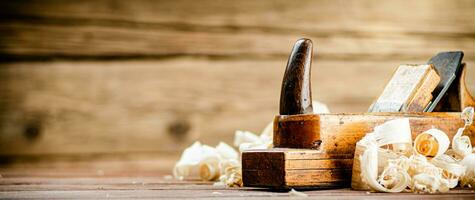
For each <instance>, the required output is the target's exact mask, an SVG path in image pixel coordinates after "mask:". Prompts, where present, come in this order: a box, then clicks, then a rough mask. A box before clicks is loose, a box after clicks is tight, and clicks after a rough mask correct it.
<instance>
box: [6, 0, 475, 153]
mask: <svg viewBox="0 0 475 200" xmlns="http://www.w3.org/2000/svg"><path fill="white" fill-rule="evenodd" d="M474 19H475V1H464V0H456V1H453V0H436V1H431V0H423V1H409V0H407V1H376V0H375V1H370V0H360V1H333V0H328V1H327V0H319V1H307V0H305V1H287V0H278V1H255V0H240V1H217V0H204V1H194V0H174V1H169V0H168V1H167V0H165V1H119V0H114V1H103V0H101V1H67V0H58V1H54V0H46V1H1V2H0V60H1V63H0V155H2V156H4V157H5V156H7V157H8V156H15V155H28V156H35V155H36V156H43V155H87V154H104V153H105V154H122V153H130V152H134V153H172V154H176V153H177V152H179V151H181V149H182V148H183V147H184V146H186V145H189V144H190V143H191V142H192V141H194V140H197V139H199V140H201V141H203V142H205V143H209V144H216V143H217V142H218V141H221V140H223V141H226V142H231V141H232V137H233V132H234V130H236V129H245V130H251V131H256V132H258V131H260V130H261V129H262V128H263V127H264V126H265V125H266V124H267V123H268V122H269V121H270V120H271V119H272V117H273V115H274V114H276V112H277V106H278V99H279V92H280V82H281V79H282V74H283V69H284V67H285V64H286V60H287V56H288V53H289V52H290V49H291V47H292V43H293V42H294V41H295V40H297V39H298V38H301V37H308V38H310V39H312V40H313V41H314V44H315V47H316V52H317V54H316V57H315V60H314V65H313V74H312V75H313V77H312V81H313V88H312V89H313V95H314V99H316V100H320V101H322V102H325V103H327V104H328V105H329V107H330V109H331V110H332V111H334V112H363V111H365V110H366V109H367V108H368V106H369V105H370V103H371V101H372V100H373V99H374V98H375V97H376V96H377V95H378V94H379V93H380V92H381V91H382V89H383V87H384V84H385V83H386V82H387V81H388V79H389V78H390V76H391V73H392V71H393V70H394V69H395V67H397V66H398V65H399V64H403V63H424V62H426V61H427V60H428V59H429V58H430V57H431V56H432V55H434V54H436V53H437V52H439V51H445V50H463V51H464V52H465V61H466V62H467V64H468V67H469V72H468V73H469V74H468V78H469V80H468V83H469V84H470V87H471V88H472V89H475V66H474V65H475V62H474V61H475V21H474Z"/></svg>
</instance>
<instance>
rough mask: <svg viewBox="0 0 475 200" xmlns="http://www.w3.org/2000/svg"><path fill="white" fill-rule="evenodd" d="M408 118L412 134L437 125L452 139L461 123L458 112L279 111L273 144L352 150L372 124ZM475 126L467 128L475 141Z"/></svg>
mask: <svg viewBox="0 0 475 200" xmlns="http://www.w3.org/2000/svg"><path fill="white" fill-rule="evenodd" d="M401 118H408V119H409V123H410V124H411V132H412V137H413V138H415V137H416V136H417V135H418V134H420V133H422V132H424V131H426V130H429V129H431V128H437V129H440V130H442V131H444V132H445V133H446V134H447V136H448V137H449V138H450V139H451V138H452V137H453V136H454V135H455V134H456V132H457V130H458V129H459V128H461V127H463V126H464V121H463V120H462V119H461V118H460V113H457V112H453V113H442V112H434V113H350V114H345V113H343V114H307V115H279V116H276V118H275V121H274V130H275V131H274V138H273V139H274V146H275V147H282V148H304V149H317V150H320V151H321V152H322V153H329V154H353V153H354V151H355V145H356V142H358V141H359V140H360V139H361V138H363V136H364V135H366V134H367V133H369V132H372V131H373V129H374V127H375V126H378V125H381V124H383V123H384V122H386V121H388V120H392V119H401ZM474 127H475V126H474V125H471V126H470V128H469V129H468V130H469V131H467V132H466V135H468V136H469V137H470V139H471V142H472V143H475V132H472V130H473V128H474Z"/></svg>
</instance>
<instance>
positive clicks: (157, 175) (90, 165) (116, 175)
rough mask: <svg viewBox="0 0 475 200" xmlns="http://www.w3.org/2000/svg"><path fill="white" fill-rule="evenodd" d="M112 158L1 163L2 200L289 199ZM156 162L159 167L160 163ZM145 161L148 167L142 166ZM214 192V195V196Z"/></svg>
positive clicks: (466, 193)
mask: <svg viewBox="0 0 475 200" xmlns="http://www.w3.org/2000/svg"><path fill="white" fill-rule="evenodd" d="M161 158H162V159H161V160H157V159H156V158H153V157H148V158H147V157H136V156H134V160H128V161H125V160H123V159H121V160H115V159H112V158H108V159H101V160H96V161H87V162H78V163H76V164H71V163H67V162H62V163H61V164H59V163H56V164H54V163H55V162H42V165H31V164H28V163H25V164H18V163H17V164H15V165H9V166H5V165H0V174H1V175H2V177H1V178H0V198H2V199H26V198H34V199H106V198H109V199H132V198H136V199H152V198H153V199H236V200H237V199H263V198H265V199H289V198H290V195H289V194H288V193H287V192H283V191H271V190H265V189H259V188H224V187H216V186H213V185H212V183H211V182H203V181H178V180H174V179H168V178H166V175H167V174H170V173H171V172H170V168H169V166H168V165H167V164H165V163H168V162H169V161H170V160H169V157H168V158H167V156H162V157H161ZM160 162H161V163H162V165H160ZM145 163H148V164H145ZM98 172H100V173H98ZM213 192H214V193H213ZM303 192H304V193H306V194H307V195H309V198H318V199H453V198H457V199H473V198H474V197H475V191H473V190H469V189H459V188H457V189H454V190H451V191H449V193H447V194H434V195H416V194H412V193H400V194H387V193H366V192H365V191H353V190H350V189H327V190H313V191H303Z"/></svg>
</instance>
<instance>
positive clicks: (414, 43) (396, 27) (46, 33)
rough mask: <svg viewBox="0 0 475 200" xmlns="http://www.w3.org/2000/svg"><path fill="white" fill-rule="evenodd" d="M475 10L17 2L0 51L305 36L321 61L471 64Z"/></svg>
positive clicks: (145, 49)
mask: <svg viewBox="0 0 475 200" xmlns="http://www.w3.org/2000/svg"><path fill="white" fill-rule="evenodd" d="M343 5H344V6H343ZM474 7H475V4H474V3H473V2H471V1H466V0H459V1H456V2H453V1H450V0H441V1H435V2H434V1H429V0H425V1H418V3H413V4H411V6H409V7H408V6H407V2H401V1H382V2H380V1H378V2H374V1H368V0H361V1H355V2H350V3H348V2H346V1H302V2H299V3H298V4H295V3H291V2H288V1H284V0H279V1H252V0H247V1H237V2H221V1H220V2H215V1H204V2H200V3H199V4H197V3H195V2H194V1H191V0H184V1H159V2H157V1H137V2H134V4H133V5H130V4H129V3H127V2H122V1H86V2H74V1H60V2H58V1H30V2H28V3H25V2H17V1H12V2H3V3H2V7H1V8H0V15H1V16H2V19H3V20H0V30H1V32H2V34H0V44H1V45H0V54H2V55H3V56H7V57H14V58H15V57H20V58H22V56H24V57H30V58H37V57H50V56H53V57H54V56H60V57H61V56H65V57H72V58H78V57H94V58H97V57H163V56H165V57H166V56H177V55H202V56H212V57H257V58H261V57H278V58H281V57H286V56H287V53H288V51H289V50H288V49H289V46H291V44H292V43H293V42H294V41H295V40H296V39H298V38H299V37H308V38H310V39H312V40H313V41H314V42H315V43H316V47H317V49H318V56H321V57H320V58H322V59H351V60H354V59H365V60H368V59H383V60H387V59H393V60H394V59H397V60H410V59H414V58H415V59H427V58H428V57H430V56H432V55H433V54H434V52H438V51H442V50H447V49H460V50H463V51H465V53H466V58H468V59H474V57H475V56H474V55H475V48H474V46H475V34H474V33H475V26H474V25H473V23H471V21H470V20H468V19H472V18H474V17H475V14H474V12H473V8H474ZM400 10H404V11H405V13H406V14H405V15H401V14H400V13H399V11H400ZM441 10H443V11H444V12H441ZM277 21H278V23H276V22H277Z"/></svg>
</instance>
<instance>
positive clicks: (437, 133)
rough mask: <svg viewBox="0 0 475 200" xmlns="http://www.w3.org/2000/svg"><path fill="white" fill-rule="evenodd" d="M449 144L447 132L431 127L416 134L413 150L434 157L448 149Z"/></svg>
mask: <svg viewBox="0 0 475 200" xmlns="http://www.w3.org/2000/svg"><path fill="white" fill-rule="evenodd" d="M449 144H450V140H449V137H448V136H447V134H445V133H444V132H443V131H441V130H439V129H435V128H432V129H429V130H427V131H424V132H423V133H421V134H419V135H417V137H416V139H415V140H414V151H415V152H416V153H417V154H420V155H423V156H426V157H436V156H440V155H442V154H444V153H445V151H447V149H449Z"/></svg>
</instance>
